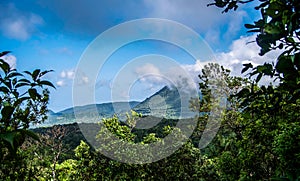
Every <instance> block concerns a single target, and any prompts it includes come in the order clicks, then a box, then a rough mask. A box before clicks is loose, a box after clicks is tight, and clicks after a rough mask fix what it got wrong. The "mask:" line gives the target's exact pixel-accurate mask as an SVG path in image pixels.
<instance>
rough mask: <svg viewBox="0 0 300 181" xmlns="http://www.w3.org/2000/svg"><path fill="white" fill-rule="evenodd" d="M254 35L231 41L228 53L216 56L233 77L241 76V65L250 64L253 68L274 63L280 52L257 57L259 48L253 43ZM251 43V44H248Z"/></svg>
mask: <svg viewBox="0 0 300 181" xmlns="http://www.w3.org/2000/svg"><path fill="white" fill-rule="evenodd" d="M255 38H256V35H252V36H247V37H241V38H240V39H238V40H235V41H233V43H232V45H231V46H230V49H229V51H228V52H222V53H218V54H216V60H217V62H218V63H219V64H221V65H224V67H226V68H229V69H230V70H231V71H232V74H233V75H239V76H240V75H241V70H242V68H243V66H242V64H245V63H252V64H253V65H254V66H256V65H260V64H263V63H264V62H269V63H271V62H274V61H275V60H276V58H277V57H278V55H279V54H280V53H281V51H280V50H276V51H272V52H269V53H267V54H265V55H264V56H259V51H260V47H259V46H258V45H257V44H256V42H253V41H255ZM249 42H253V43H249Z"/></svg>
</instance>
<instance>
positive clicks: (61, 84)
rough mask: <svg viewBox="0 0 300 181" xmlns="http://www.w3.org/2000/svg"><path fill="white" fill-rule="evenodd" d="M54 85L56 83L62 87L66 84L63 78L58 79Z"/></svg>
mask: <svg viewBox="0 0 300 181" xmlns="http://www.w3.org/2000/svg"><path fill="white" fill-rule="evenodd" d="M56 85H57V86H58V87H63V86H65V85H66V83H65V82H64V81H63V80H59V81H57V82H56Z"/></svg>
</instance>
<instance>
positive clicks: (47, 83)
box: [39, 80, 55, 89]
mask: <svg viewBox="0 0 300 181" xmlns="http://www.w3.org/2000/svg"><path fill="white" fill-rule="evenodd" d="M39 84H40V85H47V86H50V87H53V88H54V89H55V86H54V85H53V84H52V83H51V82H49V81H46V80H43V81H41V82H39Z"/></svg>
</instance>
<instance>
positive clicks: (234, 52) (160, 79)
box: [136, 35, 281, 88]
mask: <svg viewBox="0 0 300 181" xmlns="http://www.w3.org/2000/svg"><path fill="white" fill-rule="evenodd" d="M255 38H256V36H255V35H253V36H247V37H241V38H240V39H238V40H235V41H233V43H232V45H231V46H230V48H229V51H228V52H221V53H217V54H215V57H216V59H215V60H205V61H200V60H197V61H196V62H195V63H194V64H183V65H181V67H170V68H169V69H168V70H167V71H166V72H163V71H162V70H160V69H159V68H158V66H155V65H153V64H150V63H147V64H145V65H144V66H141V67H139V68H137V69H136V73H137V74H138V75H139V76H142V75H153V76H142V78H141V79H140V80H141V81H142V82H144V83H147V84H148V85H149V87H150V88H151V86H153V85H170V82H172V84H173V85H174V86H176V87H178V86H185V87H190V86H191V85H192V83H196V84H197V83H198V82H199V78H198V75H199V74H200V73H201V70H202V69H203V67H204V65H206V64H208V63H209V62H215V63H219V64H220V65H223V66H224V67H225V68H228V69H230V70H231V75H234V76H243V75H242V74H241V70H242V68H243V64H245V63H252V64H253V65H254V66H257V65H260V64H263V63H265V62H269V63H271V62H274V61H275V60H276V58H277V56H278V55H279V54H280V53H281V52H280V51H272V52H269V53H267V54H266V55H264V56H259V51H260V47H259V46H258V45H257V44H256V43H255V42H253V43H249V42H252V41H255ZM187 75H188V76H187ZM166 78H167V79H169V81H167V80H166ZM187 79H190V80H191V79H192V80H193V82H189V81H187ZM268 82H270V79H268V78H264V79H262V82H261V83H264V84H265V83H268Z"/></svg>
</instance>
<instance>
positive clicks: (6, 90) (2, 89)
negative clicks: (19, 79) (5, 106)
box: [0, 86, 9, 94]
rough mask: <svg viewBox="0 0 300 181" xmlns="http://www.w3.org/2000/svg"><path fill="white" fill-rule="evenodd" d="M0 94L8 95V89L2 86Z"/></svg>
mask: <svg viewBox="0 0 300 181" xmlns="http://www.w3.org/2000/svg"><path fill="white" fill-rule="evenodd" d="M0 92H3V93H5V94H8V93H9V89H8V88H7V87H4V86H2V87H0Z"/></svg>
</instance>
